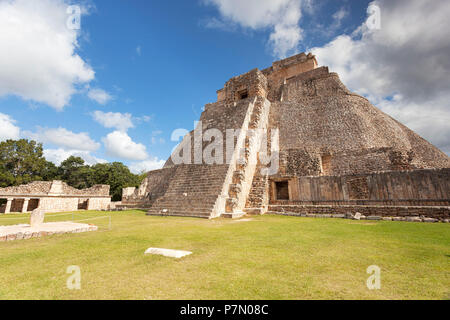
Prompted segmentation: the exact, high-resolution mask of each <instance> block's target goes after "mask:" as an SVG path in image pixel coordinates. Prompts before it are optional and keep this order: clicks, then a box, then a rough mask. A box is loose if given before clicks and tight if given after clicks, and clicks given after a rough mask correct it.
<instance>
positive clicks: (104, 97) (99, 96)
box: [88, 88, 112, 105]
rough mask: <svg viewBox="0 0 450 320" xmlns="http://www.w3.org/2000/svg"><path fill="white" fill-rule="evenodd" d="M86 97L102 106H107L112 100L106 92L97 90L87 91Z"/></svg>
mask: <svg viewBox="0 0 450 320" xmlns="http://www.w3.org/2000/svg"><path fill="white" fill-rule="evenodd" d="M88 97H89V99H91V100H94V101H96V102H97V103H99V104H103V105H104V104H107V103H108V102H109V101H110V100H111V99H112V96H111V95H110V94H109V93H108V92H106V91H105V90H103V89H99V88H94V89H89V91H88Z"/></svg>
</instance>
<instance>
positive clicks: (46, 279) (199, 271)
mask: <svg viewBox="0 0 450 320" xmlns="http://www.w3.org/2000/svg"><path fill="white" fill-rule="evenodd" d="M109 215H111V216H112V218H111V221H112V229H111V230H109V228H108V227H109V217H105V216H109ZM13 217H14V218H15V217H24V219H22V220H20V219H19V220H13V219H11V218H13ZM26 217H27V216H25V215H21V216H16V215H14V216H11V215H8V216H0V225H6V224H16V223H26V221H27V219H26ZM95 217H103V218H99V219H95V220H91V221H87V222H90V223H93V224H96V225H98V226H99V227H100V229H99V231H97V232H89V233H82V234H67V235H56V236H50V237H46V238H40V239H31V240H23V241H13V242H1V243H0V298H1V299H449V298H450V225H449V224H442V223H439V224H425V223H408V222H385V221H377V222H375V221H351V220H342V219H309V218H296V217H283V216H269V215H267V216H261V217H252V218H250V219H251V221H232V220H225V219H217V220H211V221H209V220H201V219H192V218H175V217H147V216H145V213H144V212H142V211H127V212H120V213H119V212H113V213H110V212H83V213H80V212H78V213H76V214H75V215H74V219H75V220H82V219H89V218H95ZM70 219H72V217H71V215H66V216H61V215H58V214H54V215H47V217H46V222H49V221H62V220H70ZM149 247H160V248H171V249H182V250H189V251H192V252H193V254H192V255H190V256H188V257H185V258H183V259H180V260H174V259H171V258H166V257H162V256H144V251H145V250H146V249H147V248H149ZM70 265H77V266H79V267H80V268H81V286H82V287H81V290H69V289H67V287H66V280H67V278H68V277H69V274H67V273H66V270H67V267H68V266H70ZM370 265H377V266H379V267H380V268H381V289H380V290H368V288H367V286H366V280H367V278H368V277H369V274H367V273H366V269H367V267H368V266H370Z"/></svg>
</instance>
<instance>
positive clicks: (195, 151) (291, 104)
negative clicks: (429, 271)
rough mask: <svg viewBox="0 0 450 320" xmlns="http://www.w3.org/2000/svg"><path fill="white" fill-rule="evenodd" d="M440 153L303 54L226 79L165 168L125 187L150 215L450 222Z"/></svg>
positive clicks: (126, 201) (125, 202) (126, 197)
mask: <svg viewBox="0 0 450 320" xmlns="http://www.w3.org/2000/svg"><path fill="white" fill-rule="evenodd" d="M449 168H450V158H449V157H448V156H447V155H446V154H445V153H443V152H442V151H440V150H439V149H438V148H436V147H435V146H433V145H432V144H430V143H429V142H428V141H426V140H425V139H423V138H422V137H420V136H419V135H418V134H416V133H415V132H413V131H412V130H410V129H408V128H407V127H406V126H404V125H403V124H401V123H399V122H398V121H396V120H395V119H393V118H391V117H390V116H388V115H387V114H385V113H383V112H382V111H381V110H379V109H378V108H376V107H375V106H373V105H372V104H371V103H370V102H369V101H368V100H367V99H366V98H364V97H362V96H360V95H357V94H355V93H352V92H351V91H349V90H348V89H347V88H346V87H345V85H344V84H343V83H342V82H341V81H340V79H339V76H338V74H336V73H333V72H329V70H328V68H327V67H318V63H317V60H316V57H315V56H314V55H312V54H305V53H301V54H298V55H295V56H292V57H289V58H287V59H283V60H280V61H276V62H274V63H273V64H272V66H270V67H269V68H266V69H263V70H259V69H253V70H251V71H249V72H247V73H245V74H242V75H239V76H236V77H233V78H231V79H230V80H229V81H227V82H226V83H225V85H224V87H223V88H222V89H220V90H218V91H217V101H216V102H214V103H210V104H207V105H206V106H205V109H204V112H203V113H202V115H201V117H200V121H199V122H198V124H197V127H196V129H195V130H193V131H192V132H190V133H189V134H188V135H186V136H185V137H184V138H183V141H182V142H181V143H180V145H179V146H178V147H177V148H176V149H175V151H174V152H173V154H172V155H171V157H170V158H169V159H168V160H167V161H166V163H165V165H164V168H162V169H160V170H155V171H150V172H149V173H148V174H147V177H146V178H145V180H144V181H143V183H142V185H141V186H140V187H139V188H137V189H135V188H126V189H124V190H123V199H122V204H121V206H122V207H128V208H130V207H138V208H146V209H148V214H150V215H174V216H178V215H179V216H193V217H203V218H216V217H220V216H223V217H239V216H242V215H243V214H264V213H266V212H273V213H283V214H286V213H288V214H298V215H306V214H316V213H319V214H340V215H342V214H349V213H350V214H352V213H355V212H362V213H363V214H365V215H368V216H377V217H378V216H386V217H391V216H398V215H401V216H404V217H405V216H418V215H423V216H426V217H429V218H432V219H448V218H450V216H449V212H450V211H449V208H448V206H449V205H450V200H449V199H450V194H449V193H450V179H449V177H450V169H449Z"/></svg>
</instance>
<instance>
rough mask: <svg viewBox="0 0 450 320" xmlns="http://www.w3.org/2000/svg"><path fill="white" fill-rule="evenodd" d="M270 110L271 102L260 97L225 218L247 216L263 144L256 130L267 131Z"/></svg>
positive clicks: (236, 168)
mask: <svg viewBox="0 0 450 320" xmlns="http://www.w3.org/2000/svg"><path fill="white" fill-rule="evenodd" d="M269 110H270V102H269V101H268V100H266V99H265V98H261V97H258V98H257V99H256V101H255V106H254V108H253V112H252V115H251V119H250V122H249V124H248V128H247V131H246V132H245V134H246V137H245V140H244V146H243V148H242V152H240V154H239V157H238V159H237V163H236V167H235V170H234V172H233V175H232V183H231V184H230V185H229V189H228V197H227V198H226V203H225V213H224V214H223V215H222V216H223V217H226V218H239V217H242V216H243V215H245V214H246V212H245V211H244V208H245V206H246V204H247V201H248V200H247V198H248V197H249V194H250V192H251V188H252V186H253V180H254V176H255V172H256V170H257V167H258V166H257V163H258V152H259V150H260V148H261V142H262V136H260V135H259V134H260V133H261V132H257V131H256V130H258V129H263V130H265V129H267V126H268V115H269ZM248 129H250V130H248ZM264 132H265V131H264Z"/></svg>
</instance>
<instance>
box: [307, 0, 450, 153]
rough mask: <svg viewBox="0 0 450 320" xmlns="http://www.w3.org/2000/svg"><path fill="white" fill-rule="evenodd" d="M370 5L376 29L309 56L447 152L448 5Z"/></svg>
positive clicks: (441, 1)
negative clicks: (378, 22) (376, 14)
mask: <svg viewBox="0 0 450 320" xmlns="http://www.w3.org/2000/svg"><path fill="white" fill-rule="evenodd" d="M372 4H375V5H378V6H379V7H380V9H381V10H380V13H381V29H379V30H369V29H368V27H367V26H366V24H363V25H362V26H360V27H359V28H358V29H357V30H355V31H354V33H353V34H352V35H351V36H348V35H341V36H339V37H337V38H335V39H334V40H333V41H331V42H330V43H328V44H327V45H325V46H323V47H320V48H313V49H311V51H312V52H313V53H314V54H315V55H316V56H317V59H318V61H319V63H320V64H321V65H327V66H329V67H330V69H331V71H334V72H337V73H338V74H339V75H340V77H341V79H342V81H343V82H344V83H345V84H346V85H347V86H348V87H349V88H350V89H351V90H354V91H356V92H357V93H359V94H362V95H365V96H366V97H368V98H369V99H370V100H371V101H372V102H373V103H374V104H375V105H377V106H378V107H379V108H381V109H382V110H383V111H385V112H386V113H388V114H390V115H392V116H393V117H395V118H396V119H398V120H399V121H401V122H403V123H405V124H406V125H407V126H409V127H410V128H411V129H413V130H415V131H417V132H418V133H419V134H421V135H422V136H424V137H425V138H427V139H429V140H430V141H431V142H432V143H434V144H436V145H437V146H438V147H440V148H441V149H443V150H444V151H446V152H448V153H450V126H449V125H448V123H449V119H450V105H449V101H450V92H449V89H448V88H450V77H449V76H448V75H449V74H450V59H448V57H449V56H450V37H449V36H448V30H449V29H450V19H448V17H449V16H450V6H449V5H448V1H446V0H435V1H421V0H410V1H408V2H407V4H406V3H405V2H402V1H387V0H380V1H376V2H373V3H372Z"/></svg>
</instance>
